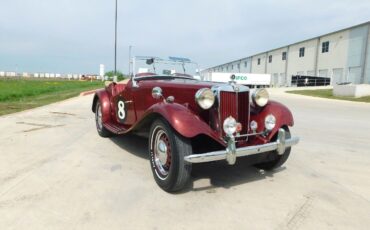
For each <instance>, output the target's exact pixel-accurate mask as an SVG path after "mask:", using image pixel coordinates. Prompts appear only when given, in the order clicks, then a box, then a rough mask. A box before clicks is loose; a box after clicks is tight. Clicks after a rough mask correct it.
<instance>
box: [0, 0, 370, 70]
mask: <svg viewBox="0 0 370 230" xmlns="http://www.w3.org/2000/svg"><path fill="white" fill-rule="evenodd" d="M0 9H2V20H0V69H6V70H11V69H14V68H15V67H16V66H18V68H19V69H20V70H22V71H31V72H32V71H49V72H81V73H86V72H93V73H97V72H98V69H99V64H101V63H103V64H106V65H107V69H111V68H112V67H113V54H114V50H113V48H114V1H109V3H108V1H101V0H89V1H88V0H79V1H74V0H58V1H56V0H54V1H45V0H12V1H9V0H8V1H6V0H4V1H1V3H0ZM369 11H370V2H368V1H355V2H353V1H347V0H337V1H318V0H313V1H293V0H287V1H272V0H262V1H242V0H219V1H210V0H203V1H201V0H200V1H199V0H198V1H196V0H187V1H169V0H162V1H161V0H158V1H144V0H137V1H128V0H119V35H118V38H119V46H118V54H119V56H118V58H119V59H118V62H119V69H122V70H123V71H127V63H128V46H129V45H133V46H134V48H133V52H134V54H137V55H148V54H149V55H156V56H169V55H175V56H176V55H177V56H186V57H190V58H191V59H194V60H196V61H198V62H199V63H200V65H201V66H202V67H208V66H213V65H217V64H220V63H223V62H228V61H231V60H234V59H237V58H242V57H246V56H249V55H252V54H254V53H257V52H262V51H266V50H268V49H271V48H276V47H279V46H282V45H286V44H289V43H292V42H297V41H299V40H303V39H307V38H310V37H314V36H317V35H320V34H324V33H327V32H331V31H334V30H338V29H342V28H345V27H349V26H352V25H355V24H359V23H362V22H365V21H368V20H369V18H368V16H367V15H366V14H364V13H363V12H369Z"/></svg>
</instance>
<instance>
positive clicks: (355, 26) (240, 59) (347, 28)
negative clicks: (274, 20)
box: [205, 21, 370, 70]
mask: <svg viewBox="0 0 370 230" xmlns="http://www.w3.org/2000/svg"><path fill="white" fill-rule="evenodd" d="M367 24H370V21H367V22H364V23H361V24H357V25H354V26H350V27H346V28H343V29H340V30H336V31H333V32H330V33H326V34H323V35H319V36H315V37H312V38H309V39H305V40H302V41H299V42H295V43H291V44H288V45H285V46H280V47H278V48H274V49H271V50H267V51H264V52H259V53H256V54H253V55H251V56H247V57H244V58H239V59H236V60H234V61H231V62H226V63H224V64H220V65H216V66H213V67H209V68H206V69H205V70H209V69H213V68H216V67H220V66H223V65H228V64H232V63H234V62H237V61H240V62H242V61H243V60H246V59H251V58H252V57H254V56H258V55H262V54H267V53H270V52H273V51H276V50H279V49H284V48H287V47H289V46H294V45H297V44H299V43H303V42H307V41H311V40H315V39H318V38H321V37H325V36H329V35H332V34H335V33H339V32H343V31H345V30H349V29H354V28H357V27H361V26H365V25H367Z"/></svg>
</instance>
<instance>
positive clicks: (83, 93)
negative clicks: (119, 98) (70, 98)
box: [80, 89, 100, 97]
mask: <svg viewBox="0 0 370 230" xmlns="http://www.w3.org/2000/svg"><path fill="white" fill-rule="evenodd" d="M98 90H100V89H94V90H90V91H85V92H82V93H80V97H82V96H87V95H90V94H94V93H95V92H96V91H98Z"/></svg>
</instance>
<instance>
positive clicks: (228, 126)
mask: <svg viewBox="0 0 370 230" xmlns="http://www.w3.org/2000/svg"><path fill="white" fill-rule="evenodd" d="M237 125H238V124H237V122H236V120H235V119H234V118H233V117H231V116H230V117H228V118H226V119H225V121H224V132H225V133H226V134H227V135H228V136H231V135H233V134H234V133H235V132H236V128H237Z"/></svg>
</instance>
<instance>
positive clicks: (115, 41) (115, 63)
mask: <svg viewBox="0 0 370 230" xmlns="http://www.w3.org/2000/svg"><path fill="white" fill-rule="evenodd" d="M117 9H118V0H116V17H115V39H114V75H115V76H117V18H118V11H117Z"/></svg>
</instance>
